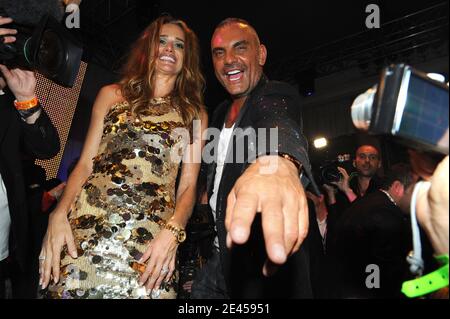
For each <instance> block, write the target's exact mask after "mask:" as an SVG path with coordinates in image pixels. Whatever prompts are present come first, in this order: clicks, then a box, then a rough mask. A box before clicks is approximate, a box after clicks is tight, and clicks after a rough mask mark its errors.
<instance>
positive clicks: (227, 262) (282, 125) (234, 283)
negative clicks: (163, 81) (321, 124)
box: [205, 75, 311, 298]
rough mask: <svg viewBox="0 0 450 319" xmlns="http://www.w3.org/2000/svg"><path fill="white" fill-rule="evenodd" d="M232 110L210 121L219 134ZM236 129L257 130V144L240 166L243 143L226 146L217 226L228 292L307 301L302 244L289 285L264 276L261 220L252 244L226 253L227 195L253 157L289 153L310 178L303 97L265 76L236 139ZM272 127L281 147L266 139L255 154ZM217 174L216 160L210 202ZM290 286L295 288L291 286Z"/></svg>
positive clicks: (249, 145) (225, 106)
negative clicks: (264, 131)
mask: <svg viewBox="0 0 450 319" xmlns="http://www.w3.org/2000/svg"><path fill="white" fill-rule="evenodd" d="M230 106H231V101H225V102H223V103H222V104H220V105H219V106H218V107H217V108H216V110H215V112H214V115H213V116H212V121H211V127H215V128H217V129H219V130H221V129H222V127H223V125H224V122H225V119H226V115H227V114H228V111H229V108H230ZM238 128H242V129H246V128H253V129H255V131H256V141H255V140H252V139H249V138H244V139H243V140H244V143H243V145H244V147H243V149H244V150H245V152H244V153H245V154H244V160H243V161H242V160H241V161H239V160H238V161H236V153H238V152H237V148H236V144H239V142H240V139H239V137H235V136H233V137H232V141H233V143H232V144H230V146H229V147H228V153H227V158H226V162H225V165H224V168H223V173H222V179H221V181H220V185H219V190H218V196H217V205H216V227H217V233H218V238H219V247H220V249H219V250H220V255H221V262H222V266H223V273H224V276H225V281H226V283H227V288H228V292H229V294H230V296H231V297H233V298H241V297H242V298H262V297H275V298H279V297H306V298H308V297H310V294H311V287H310V282H309V258H308V254H307V249H306V248H307V247H306V245H303V246H302V248H301V249H300V251H299V252H298V253H297V254H296V256H294V257H293V258H290V261H289V262H288V263H287V264H286V265H285V266H284V267H283V268H284V269H285V270H286V271H285V272H284V274H285V277H286V278H284V280H287V281H288V283H286V282H285V281H283V278H281V277H278V278H273V279H271V280H266V278H263V277H262V275H261V268H262V264H263V262H264V260H265V258H266V257H265V256H266V255H265V248H264V239H263V237H262V234H261V227H260V225H258V224H259V223H260V219H259V220H258V218H257V220H256V221H255V223H254V224H253V226H252V227H253V229H254V230H252V235H251V238H250V240H249V242H248V244H246V245H243V246H242V247H238V248H233V249H232V250H231V251H230V250H228V249H227V248H226V230H225V212H226V205H227V196H228V194H229V192H230V190H231V189H232V187H233V186H234V184H235V182H236V180H237V179H238V178H239V176H240V175H241V174H242V173H243V172H244V170H245V169H246V168H247V167H248V166H249V165H250V164H251V161H252V160H253V159H254V157H255V156H256V157H258V156H263V155H266V154H278V153H284V154H288V155H290V156H291V157H293V158H295V159H297V160H298V161H299V162H301V163H302V166H303V172H304V173H306V175H307V176H309V177H310V176H311V168H310V163H309V159H308V154H307V141H306V139H305V137H304V136H303V133H302V117H301V108H300V98H299V95H298V93H297V91H296V90H295V89H294V88H293V87H292V86H290V85H288V84H286V83H282V82H275V81H269V80H268V79H267V77H266V76H264V75H263V76H262V78H261V80H260V81H259V83H258V85H257V86H256V87H255V89H254V90H253V91H252V93H251V94H250V96H248V98H247V100H246V102H245V104H244V106H243V107H242V109H241V110H240V113H239V115H238V117H237V119H236V121H235V124H234V131H233V135H234V134H235V132H236V129H238ZM270 128H278V143H272V144H273V145H270V144H271V143H270V139H269V138H267V139H266V140H267V142H266V144H265V145H266V148H265V149H264V148H263V149H257V150H255V145H256V146H257V145H261V144H258V143H260V142H259V140H260V138H261V131H258V129H270ZM210 143H213V144H210ZM217 143H218V138H217V137H216V139H212V140H211V141H210V142H209V143H208V145H207V147H205V151H207V152H211V149H212V150H217ZM230 143H231V141H230ZM212 146H215V147H212ZM231 149H232V151H231ZM212 155H213V156H212V157H213V158H216V156H217V154H214V151H212ZM232 156H234V160H232ZM215 170H216V163H215V161H213V162H212V163H211V164H209V166H208V176H207V187H208V188H207V190H208V195H209V197H211V195H212V192H213V187H214V177H215ZM302 181H303V180H302ZM257 216H259V215H257ZM283 268H282V269H281V270H283ZM291 268H292V269H294V273H292V272H290V271H289V270H288V269H291ZM292 269H291V270H292ZM280 273H281V275H283V271H278V272H277V274H280ZM277 283H278V284H283V285H284V284H287V286H286V287H285V288H286V289H284V291H283V292H286V294H287V295H283V292H282V291H280V290H278V289H277V288H276V287H277ZM274 284H275V286H274ZM292 285H294V286H295V287H292ZM289 287H291V288H289ZM272 294H274V295H272Z"/></svg>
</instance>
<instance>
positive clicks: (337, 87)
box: [59, 0, 449, 179]
mask: <svg viewBox="0 0 450 319" xmlns="http://www.w3.org/2000/svg"><path fill="white" fill-rule="evenodd" d="M371 3H375V4H377V5H378V6H379V8H380V20H381V28H379V29H368V28H367V27H366V25H365V21H366V18H367V16H368V15H369V13H366V12H365V11H366V7H367V5H369V4H371ZM448 8H449V2H448V1H442V0H441V1H439V0H429V1H404V0H402V1H392V0H391V1H387V0H384V1H383V0H381V1H372V0H371V1H369V0H367V1H362V0H361V1H355V0H346V1H322V0H313V1H300V0H277V1H275V0H272V1H267V0H260V1H245V0H240V1H236V0H227V1H186V0H185V1H175V0H174V1H167V0H153V1H152V0H128V1H127V0H95V1H94V0H83V1H82V2H81V5H80V14H81V18H80V29H72V30H71V33H72V34H73V35H74V36H75V37H76V38H77V39H78V40H79V41H80V42H81V43H82V44H83V47H84V56H83V60H84V61H85V62H87V63H88V69H87V72H86V76H85V80H84V82H83V87H82V90H81V94H80V99H79V102H78V106H77V110H76V113H75V117H74V120H73V122H72V128H71V132H70V135H69V141H68V143H67V145H66V149H65V155H64V158H63V161H62V165H61V167H60V174H59V177H60V178H62V179H65V171H66V168H67V166H68V165H69V164H70V162H72V160H73V159H74V158H76V157H77V156H78V155H79V152H80V150H81V147H82V144H83V141H84V137H85V134H86V132H87V129H88V125H89V118H90V112H91V107H92V103H93V101H94V99H95V96H96V94H97V92H98V90H99V88H100V87H101V86H103V85H105V84H108V83H112V82H114V81H115V80H116V79H117V78H118V77H119V71H120V67H121V66H122V64H123V62H124V60H125V58H126V55H127V53H128V52H129V48H130V45H131V44H132V43H133V41H134V40H135V39H136V38H137V37H138V35H139V34H140V32H141V31H142V30H143V29H144V28H145V27H146V26H147V25H148V24H149V23H150V22H151V21H152V20H153V19H154V18H156V17H157V16H159V15H160V14H162V13H170V14H171V15H173V16H174V17H177V18H180V19H182V20H184V21H186V22H187V24H188V25H189V26H190V27H191V28H192V29H193V30H194V31H195V32H196V33H197V35H198V37H199V40H200V44H201V48H202V64H203V71H204V74H205V76H206V80H207V87H206V91H205V101H206V106H207V108H208V110H209V112H210V113H212V111H213V110H214V107H215V106H216V105H217V104H218V103H219V102H220V101H221V100H223V99H224V98H225V97H226V93H225V92H224V90H223V89H222V87H221V86H220V84H219V83H218V82H217V80H216V79H215V76H214V73H213V69H212V63H211V58H210V48H209V45H210V38H211V35H212V33H213V31H214V28H215V26H216V25H217V24H218V23H219V22H220V21H222V20H223V19H225V18H227V17H239V18H243V19H246V20H248V21H249V22H250V23H251V24H252V25H253V26H254V27H255V29H256V30H257V31H258V33H259V36H260V38H261V42H262V43H264V44H265V45H266V46H267V48H268V61H267V65H266V68H265V71H266V73H267V75H268V76H269V78H271V79H276V80H283V81H287V82H289V83H291V84H292V85H294V86H295V87H296V88H298V90H299V93H300V94H301V96H302V106H301V109H299V116H301V115H300V114H302V117H303V124H304V133H305V135H306V137H307V138H308V141H309V143H310V144H312V142H313V140H314V139H315V138H317V137H319V136H324V137H326V138H327V139H328V140H329V146H328V147H327V148H325V149H322V150H315V149H314V147H312V146H311V147H310V156H311V159H312V161H313V162H315V163H318V164H320V163H321V162H323V161H324V160H326V159H328V160H330V159H334V158H335V157H336V155H338V154H344V153H350V154H353V152H354V150H355V148H356V147H357V145H358V144H360V143H364V142H366V141H367V140H369V141H371V142H373V143H375V144H376V145H377V146H379V147H380V148H381V149H382V151H383V160H384V165H385V166H386V165H390V164H392V163H393V162H398V161H401V160H405V159H406V157H405V153H404V148H403V147H399V146H397V145H396V144H394V143H392V142H391V139H389V138H385V137H382V138H373V137H369V136H367V135H364V134H361V133H359V132H357V131H356V130H355V128H354V127H353V125H352V122H351V118H350V105H351V104H352V102H353V100H354V98H355V97H356V96H357V95H358V94H360V93H362V92H364V91H365V90H366V89H367V88H369V87H371V86H372V85H374V84H375V83H376V82H377V80H378V75H379V72H380V70H381V69H382V68H383V67H385V66H387V65H389V64H391V63H400V62H402V63H407V64H410V65H412V66H414V67H416V68H418V69H420V70H422V71H425V72H438V73H441V74H443V75H445V77H446V81H448V20H449V19H448V12H449V10H448Z"/></svg>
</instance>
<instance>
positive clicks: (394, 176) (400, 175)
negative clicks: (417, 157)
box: [381, 163, 414, 190]
mask: <svg viewBox="0 0 450 319" xmlns="http://www.w3.org/2000/svg"><path fill="white" fill-rule="evenodd" d="M395 181H399V182H400V183H402V185H403V187H404V188H405V189H406V188H408V187H409V186H411V184H413V182H414V176H413V171H412V168H411V166H410V165H409V164H405V163H398V164H395V165H392V166H391V167H390V168H389V169H387V170H386V172H385V174H384V176H383V178H382V179H381V189H384V190H388V189H389V188H390V187H391V186H392V184H393V183H394V182H395Z"/></svg>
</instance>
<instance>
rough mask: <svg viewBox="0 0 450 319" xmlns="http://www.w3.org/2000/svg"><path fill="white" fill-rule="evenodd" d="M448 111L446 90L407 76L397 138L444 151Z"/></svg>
mask: <svg viewBox="0 0 450 319" xmlns="http://www.w3.org/2000/svg"><path fill="white" fill-rule="evenodd" d="M448 108H449V105H448V90H446V89H444V88H442V87H439V86H437V85H434V84H433V83H432V82H431V81H427V80H424V79H422V78H421V77H419V76H417V75H415V74H414V73H411V78H410V80H409V86H408V92H407V96H406V104H405V108H404V111H403V116H402V120H401V125H400V130H399V132H398V133H399V135H403V136H404V137H409V138H413V139H415V140H418V141H422V142H423V143H425V144H428V145H435V146H438V147H439V146H443V147H445V145H446V147H447V148H448ZM445 139H446V141H445Z"/></svg>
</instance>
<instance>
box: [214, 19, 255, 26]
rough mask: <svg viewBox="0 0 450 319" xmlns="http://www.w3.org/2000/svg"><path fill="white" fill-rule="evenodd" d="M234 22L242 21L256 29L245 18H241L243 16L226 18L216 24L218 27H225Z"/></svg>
mask: <svg viewBox="0 0 450 319" xmlns="http://www.w3.org/2000/svg"><path fill="white" fill-rule="evenodd" d="M233 23H242V24H245V25H248V26H249V27H251V28H252V29H255V28H253V26H252V25H251V24H250V23H249V22H248V21H247V20H244V19H241V18H226V19H225V20H222V21H221V22H220V23H219V24H218V25H217V26H216V29H219V28H222V27H224V26H226V25H229V24H233Z"/></svg>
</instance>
